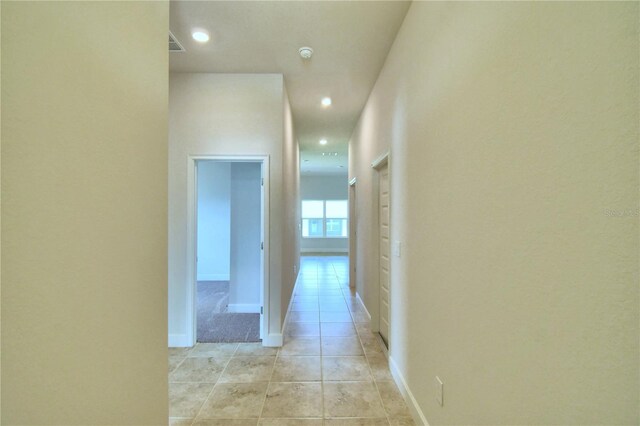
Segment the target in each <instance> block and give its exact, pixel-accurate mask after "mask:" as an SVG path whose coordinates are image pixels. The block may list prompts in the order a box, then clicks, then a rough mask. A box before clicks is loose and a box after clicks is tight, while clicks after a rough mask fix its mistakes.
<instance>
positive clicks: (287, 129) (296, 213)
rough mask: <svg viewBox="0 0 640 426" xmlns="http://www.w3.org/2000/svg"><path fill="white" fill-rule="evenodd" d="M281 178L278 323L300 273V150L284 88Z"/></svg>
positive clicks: (284, 311) (283, 314)
mask: <svg viewBox="0 0 640 426" xmlns="http://www.w3.org/2000/svg"><path fill="white" fill-rule="evenodd" d="M283 95H284V96H283V107H284V111H283V118H284V131H283V132H284V139H283V150H282V158H283V169H284V170H283V179H282V191H283V193H284V204H285V209H284V227H283V230H284V234H283V249H282V255H283V256H282V260H283V261H282V295H281V296H282V303H281V306H282V310H281V312H280V318H281V322H282V323H283V324H284V318H285V316H286V314H287V307H288V306H289V302H290V301H291V295H292V293H293V286H294V285H295V283H296V279H297V277H298V271H299V270H300V227H299V223H300V149H299V147H298V140H297V138H296V134H295V129H294V126H293V116H292V115H291V105H290V104H289V96H288V94H287V90H286V88H284V91H283Z"/></svg>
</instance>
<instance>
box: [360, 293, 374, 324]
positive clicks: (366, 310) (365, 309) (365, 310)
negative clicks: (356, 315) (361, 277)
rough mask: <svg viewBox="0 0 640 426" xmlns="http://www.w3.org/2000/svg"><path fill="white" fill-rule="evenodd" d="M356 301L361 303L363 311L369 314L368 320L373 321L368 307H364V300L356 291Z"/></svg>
mask: <svg viewBox="0 0 640 426" xmlns="http://www.w3.org/2000/svg"><path fill="white" fill-rule="evenodd" d="M356 299H357V300H358V302H360V306H362V309H364V313H365V314H367V318H369V321H371V314H370V313H369V310H368V309H367V307H366V306H365V305H364V302H363V301H362V298H360V295H359V294H358V292H357V291H356Z"/></svg>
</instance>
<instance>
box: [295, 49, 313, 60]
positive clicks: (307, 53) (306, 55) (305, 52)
mask: <svg viewBox="0 0 640 426" xmlns="http://www.w3.org/2000/svg"><path fill="white" fill-rule="evenodd" d="M298 53H300V57H301V58H302V59H311V55H313V49H312V48H310V47H301V48H300V49H298Z"/></svg>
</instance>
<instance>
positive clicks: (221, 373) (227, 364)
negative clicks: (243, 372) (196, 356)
mask: <svg viewBox="0 0 640 426" xmlns="http://www.w3.org/2000/svg"><path fill="white" fill-rule="evenodd" d="M196 346H198V343H197V342H196V344H195V345H194V346H193V349H192V350H194V349H195V348H196ZM238 347H240V344H239V343H236V348H235V349H234V350H233V353H232V354H231V356H230V357H229V359H228V360H227V363H226V364H225V365H224V368H223V369H222V371H221V372H220V375H219V376H218V378H217V379H216V382H215V383H214V384H213V387H212V388H211V392H209V395H207V397H206V398H205V399H204V402H203V403H202V405H201V406H200V409H199V410H198V412H197V413H196V415H195V416H194V417H193V421H192V422H191V424H192V425H193V423H195V421H196V419H197V418H198V416H199V415H200V413H201V412H202V409H203V408H204V406H205V404H206V403H207V401H208V400H209V398H211V395H213V392H214V391H215V390H216V386H218V382H219V381H220V378H221V377H222V375H223V374H224V372H225V370H226V369H227V367H228V366H229V363H230V362H231V360H232V359H233V355H235V353H236V351H237V350H238ZM206 358H213V357H206Z"/></svg>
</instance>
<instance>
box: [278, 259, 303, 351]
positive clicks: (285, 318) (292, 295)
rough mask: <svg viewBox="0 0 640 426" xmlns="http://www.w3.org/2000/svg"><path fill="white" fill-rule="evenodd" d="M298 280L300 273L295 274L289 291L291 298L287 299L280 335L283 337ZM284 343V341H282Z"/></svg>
mask: <svg viewBox="0 0 640 426" xmlns="http://www.w3.org/2000/svg"><path fill="white" fill-rule="evenodd" d="M298 278H300V271H298V273H297V274H296V282H295V284H293V290H291V298H289V306H287V313H286V314H285V315H284V324H282V335H283V336H284V335H285V332H286V329H287V324H289V312H291V304H292V303H293V298H294V297H296V288H298ZM283 343H284V341H283Z"/></svg>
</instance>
